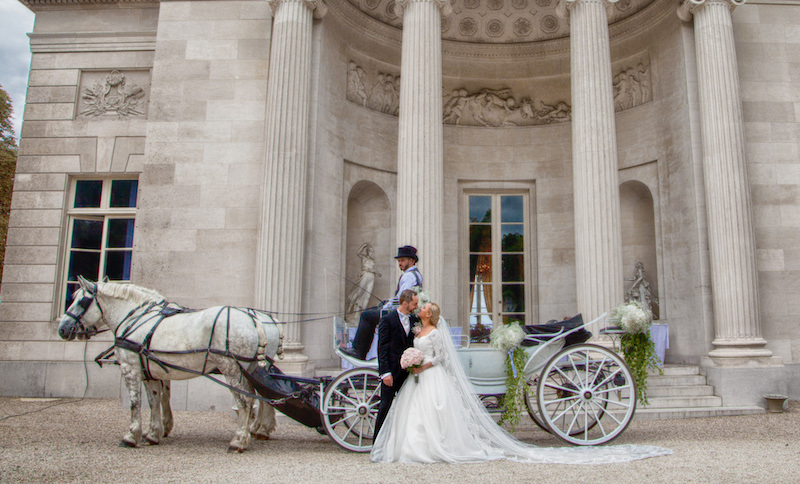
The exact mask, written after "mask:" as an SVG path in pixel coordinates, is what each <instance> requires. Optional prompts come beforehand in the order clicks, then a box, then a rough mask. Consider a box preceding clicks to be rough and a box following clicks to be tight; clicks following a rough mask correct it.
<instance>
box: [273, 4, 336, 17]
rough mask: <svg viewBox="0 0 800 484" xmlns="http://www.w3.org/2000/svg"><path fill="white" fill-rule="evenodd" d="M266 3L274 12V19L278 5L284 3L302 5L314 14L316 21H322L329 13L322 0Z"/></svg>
mask: <svg viewBox="0 0 800 484" xmlns="http://www.w3.org/2000/svg"><path fill="white" fill-rule="evenodd" d="M266 2H267V5H269V8H270V10H271V11H272V16H273V17H275V14H276V13H277V11H278V5H280V4H282V3H301V4H303V5H305V6H306V7H308V9H309V10H311V11H312V12H314V18H316V19H321V18H322V17H324V16H325V14H326V13H328V6H327V5H325V3H324V2H323V1H322V0H266Z"/></svg>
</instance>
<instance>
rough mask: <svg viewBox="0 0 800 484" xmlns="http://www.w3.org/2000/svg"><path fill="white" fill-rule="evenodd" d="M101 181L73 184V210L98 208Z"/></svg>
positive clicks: (101, 187) (101, 189) (83, 181)
mask: <svg viewBox="0 0 800 484" xmlns="http://www.w3.org/2000/svg"><path fill="white" fill-rule="evenodd" d="M102 194H103V180H78V181H77V183H75V205H74V207H75V208H99V207H100V196H101V195H102Z"/></svg>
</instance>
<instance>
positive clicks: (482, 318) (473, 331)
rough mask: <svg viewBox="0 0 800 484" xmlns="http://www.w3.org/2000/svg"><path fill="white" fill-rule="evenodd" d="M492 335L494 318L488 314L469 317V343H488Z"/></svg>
mask: <svg viewBox="0 0 800 484" xmlns="http://www.w3.org/2000/svg"><path fill="white" fill-rule="evenodd" d="M491 333H492V318H491V316H489V315H488V314H471V315H470V317H469V341H470V342H471V343H488V342H489V335H490V334H491Z"/></svg>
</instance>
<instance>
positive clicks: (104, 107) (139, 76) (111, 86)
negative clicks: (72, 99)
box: [78, 70, 150, 117]
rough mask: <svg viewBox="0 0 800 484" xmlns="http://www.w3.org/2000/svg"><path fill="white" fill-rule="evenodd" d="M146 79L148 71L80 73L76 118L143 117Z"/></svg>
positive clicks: (147, 80)
mask: <svg viewBox="0 0 800 484" xmlns="http://www.w3.org/2000/svg"><path fill="white" fill-rule="evenodd" d="M149 77H150V74H149V72H143V71H136V72H126V73H122V72H120V71H117V70H114V71H110V72H94V71H84V72H82V73H81V89H80V93H81V95H80V99H79V101H78V113H79V115H80V116H87V117H96V116H104V115H117V116H119V117H123V116H145V114H146V109H147V90H146V86H148V85H149V84H150V78H149ZM137 81H138V82H137Z"/></svg>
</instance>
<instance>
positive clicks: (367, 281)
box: [345, 242, 381, 320]
mask: <svg viewBox="0 0 800 484" xmlns="http://www.w3.org/2000/svg"><path fill="white" fill-rule="evenodd" d="M374 255H375V248H373V247H372V246H371V245H370V244H369V242H366V243H364V244H362V245H361V247H359V248H358V256H359V257H360V258H361V273H360V274H359V275H358V279H356V282H355V285H354V286H353V287H352V288H351V289H350V292H348V293H347V306H346V311H345V313H346V318H345V319H348V320H349V319H351V318H353V319H355V320H358V316H359V312H360V311H363V310H364V308H366V307H367V304H368V303H369V298H370V297H371V296H372V288H373V286H374V285H375V276H378V277H381V273H380V272H377V271H375V259H374V258H373V256H374Z"/></svg>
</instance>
